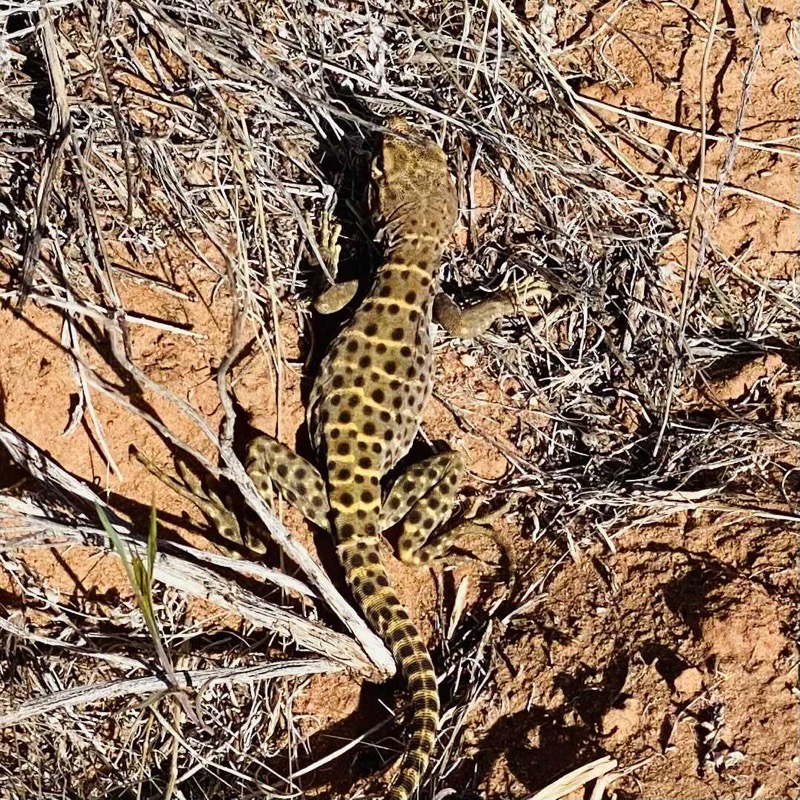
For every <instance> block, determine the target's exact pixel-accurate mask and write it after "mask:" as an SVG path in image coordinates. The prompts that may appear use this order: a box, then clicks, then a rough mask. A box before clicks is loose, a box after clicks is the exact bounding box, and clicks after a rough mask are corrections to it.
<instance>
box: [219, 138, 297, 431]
mask: <svg viewBox="0 0 800 800" xmlns="http://www.w3.org/2000/svg"><path fill="white" fill-rule="evenodd" d="M236 133H237V138H238V139H239V140H241V141H243V142H244V143H245V145H246V146H248V147H249V153H248V155H249V157H250V160H251V164H250V168H251V169H254V168H255V164H254V163H252V162H254V161H255V159H254V155H253V154H254V152H255V150H254V148H253V147H252V144H251V142H250V138H249V130H248V128H247V125H245V124H242V125H239V126H238V127H237V130H236ZM232 143H233V142H231V144H232ZM231 157H232V159H233V162H234V172H235V174H236V175H237V176H238V178H239V180H240V182H241V183H242V186H243V187H244V189H245V191H246V192H247V194H248V195H249V196H251V197H252V198H254V205H255V216H256V226H257V230H258V235H259V237H260V239H261V249H262V252H263V254H264V268H265V272H266V278H267V281H266V289H267V296H268V298H269V309H270V315H271V320H272V337H269V336H266V337H265V339H266V343H267V346H268V349H269V354H270V357H271V360H272V366H273V368H274V374H275V382H274V390H275V393H274V396H275V412H276V413H275V431H274V435H275V438H276V439H278V440H280V438H281V433H282V431H281V425H282V420H283V396H284V391H283V387H284V374H283V365H284V362H285V360H286V355H285V354H286V348H285V347H284V343H283V334H282V333H281V328H280V322H279V320H280V315H279V302H278V292H277V288H276V286H275V274H274V269H273V265H272V258H271V257H270V241H269V236H268V234H267V220H266V209H265V204H264V196H263V192H262V189H261V184H260V183H259V181H254V182H253V184H252V186H251V184H250V182H249V181H248V179H247V172H246V169H245V165H244V164H242V163H241V162H239V160H238V158H236V149H235V148H234V147H231ZM231 211H233V209H231ZM236 219H237V223H238V221H239V220H238V217H236ZM241 263H243V265H244V269H243V270H232V272H231V274H230V280H231V282H232V283H231V285H232V286H235V287H236V291H237V301H239V302H237V303H236V304H235V307H234V313H238V314H244V313H246V312H247V307H248V306H250V307H251V308H252V307H254V306H255V304H254V303H253V302H252V299H251V297H250V292H251V288H250V271H249V268H248V263H247V258H244V259H242V262H241ZM240 293H241V294H242V295H243V296H242V297H241V299H239V294H240ZM245 298H247V300H248V301H249V302H245ZM273 341H274V347H273V345H272V342H273Z"/></svg>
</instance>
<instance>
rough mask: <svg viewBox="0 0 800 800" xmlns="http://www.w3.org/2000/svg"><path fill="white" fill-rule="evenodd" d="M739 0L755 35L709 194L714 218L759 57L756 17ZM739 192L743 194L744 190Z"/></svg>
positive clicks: (731, 165)
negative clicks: (729, 133) (722, 157)
mask: <svg viewBox="0 0 800 800" xmlns="http://www.w3.org/2000/svg"><path fill="white" fill-rule="evenodd" d="M741 2H742V6H743V7H744V10H745V13H746V14H747V18H748V19H749V20H750V28H751V30H752V32H753V36H754V37H755V44H754V45H753V48H752V50H751V51H750V57H749V59H748V62H747V68H746V69H745V71H744V76H743V77H742V93H741V96H740V98H739V108H738V109H737V111H736V119H735V121H734V123H733V135H732V137H731V140H730V142H729V143H728V152H727V153H726V154H725V162H724V163H723V165H722V169H721V170H720V172H719V175H718V176H717V184H716V186H715V187H714V192H713V193H712V195H711V210H712V212H713V213H714V219H715V220H716V205H717V202H718V201H719V198H720V195H721V194H722V191H723V188H725V185H726V183H727V180H728V176H729V175H730V173H731V171H732V170H733V164H734V161H735V160H736V151H737V150H738V145H739V140H740V139H741V136H742V129H743V127H744V112H745V109H746V108H747V99H748V96H749V94H750V88H751V86H752V83H753V79H754V78H755V74H756V69H757V68H758V62H759V59H760V58H761V26H760V25H759V23H758V20H757V19H756V17H755V16H754V15H753V12H752V11H751V9H750V5H749V3H748V0H741ZM741 193H742V194H744V192H741ZM779 202H780V201H778V203H779ZM787 205H788V204H787ZM794 211H795V213H798V212H800V208H795V209H794Z"/></svg>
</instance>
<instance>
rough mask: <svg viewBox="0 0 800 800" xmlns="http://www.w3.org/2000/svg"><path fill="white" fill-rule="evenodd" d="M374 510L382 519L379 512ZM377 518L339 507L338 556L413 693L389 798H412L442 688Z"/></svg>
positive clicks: (431, 738)
mask: <svg viewBox="0 0 800 800" xmlns="http://www.w3.org/2000/svg"><path fill="white" fill-rule="evenodd" d="M336 494H337V493H336V492H335V491H334V492H332V493H331V505H332V506H333V508H334V509H336V508H337V505H338V503H337V499H338V498H337V497H336ZM345 499H346V498H345ZM351 513H352V512H351ZM370 516H371V517H374V520H377V514H376V513H374V512H373V514H371V515H370ZM362 517H363V511H362ZM374 520H373V519H370V520H369V521H366V520H365V519H363V518H358V517H356V515H355V514H353V515H352V516H350V515H347V516H345V515H344V514H342V513H341V511H340V513H339V514H335V523H334V524H335V528H336V538H337V541H338V551H339V558H340V559H341V563H342V565H343V566H344V569H345V573H346V576H347V582H348V583H349V585H350V587H351V589H352V592H353V595H354V597H355V598H356V600H357V601H358V603H359V605H360V606H361V609H362V610H363V612H364V615H365V616H366V618H367V620H368V621H369V623H370V624H371V625H372V626H373V628H374V629H375V631H376V632H377V633H378V635H379V636H380V637H381V638H382V639H383V641H384V642H385V643H386V645H387V647H388V648H389V649H390V650H391V651H392V654H393V655H394V657H395V660H396V661H397V663H398V664H399V665H400V669H401V671H402V673H403V676H404V677H405V679H406V682H407V684H408V690H409V693H410V694H411V706H412V710H413V716H412V719H411V723H410V725H409V729H410V730H411V739H410V741H409V742H408V744H407V746H406V748H405V751H404V753H403V760H402V762H401V763H400V770H399V772H398V773H397V776H396V778H395V780H394V782H393V783H392V786H391V787H390V789H389V792H388V794H387V800H408V798H410V797H411V795H412V794H413V793H414V791H415V790H416V788H417V787H418V786H419V783H420V781H421V779H422V776H423V774H424V773H425V770H426V768H427V766H428V762H429V761H430V757H431V751H432V750H433V745H434V742H435V740H436V730H437V728H438V726H439V693H438V690H437V686H436V674H435V673H434V670H433V663H432V662H431V657H430V655H429V654H428V649H427V648H426V647H425V644H424V642H423V641H422V637H421V636H420V635H419V632H418V631H417V628H416V626H415V625H414V623H413V622H411V620H410V618H409V616H408V612H407V611H406V610H405V608H403V606H402V604H401V603H400V601H399V600H398V599H397V595H396V594H395V593H394V592H393V591H392V589H391V588H390V586H389V581H388V579H387V577H386V571H385V570H384V568H383V565H382V564H381V562H380V556H379V555H378V534H377V524H376V522H375V521H374Z"/></svg>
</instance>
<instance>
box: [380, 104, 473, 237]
mask: <svg viewBox="0 0 800 800" xmlns="http://www.w3.org/2000/svg"><path fill="white" fill-rule="evenodd" d="M384 127H385V128H386V130H387V132H385V133H384V134H383V137H382V140H381V144H380V147H379V148H378V151H377V153H376V154H375V158H374V159H373V162H372V181H373V185H374V193H373V204H372V205H373V214H374V216H375V218H376V221H377V222H378V224H380V225H383V226H384V227H385V230H386V233H387V234H388V236H389V237H390V238H391V237H393V236H396V235H408V234H411V235H413V234H415V233H419V234H423V233H424V234H426V235H428V236H433V237H436V238H437V239H439V240H441V244H442V246H444V244H445V243H446V241H447V240H448V239H449V238H450V236H451V234H452V232H453V226H454V225H455V219H456V213H457V210H458V206H457V201H456V193H455V189H454V186H453V181H452V179H451V177H450V172H449V171H448V169H447V156H445V154H444V151H443V150H442V148H441V147H439V145H437V144H436V142H434V141H432V140H431V139H428V138H422V137H420V136H419V135H418V134H416V133H415V132H414V131H412V129H411V127H410V126H409V124H408V122H406V120H404V119H403V118H402V117H389V118H387V119H386V120H385V122H384Z"/></svg>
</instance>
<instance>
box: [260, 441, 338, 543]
mask: <svg viewBox="0 0 800 800" xmlns="http://www.w3.org/2000/svg"><path fill="white" fill-rule="evenodd" d="M246 466H247V474H248V475H249V476H250V479H251V480H252V481H253V483H254V484H255V486H256V489H258V492H259V494H261V495H262V497H264V499H265V500H267V502H268V503H270V504H271V497H272V492H273V487H274V488H277V489H278V490H279V491H280V492H281V494H282V495H283V496H284V497H285V498H286V500H287V501H288V502H289V503H290V504H291V505H293V506H294V507H295V508H296V509H297V510H298V511H299V512H300V513H301V514H302V515H303V516H304V517H305V518H306V519H307V520H308V521H309V522H313V523H314V524H315V525H318V526H319V527H320V528H322V529H323V530H326V531H327V530H330V521H329V516H330V505H329V502H328V494H327V492H326V491H325V482H324V481H323V480H322V475H320V473H319V470H318V469H317V468H316V467H315V466H314V465H313V464H311V463H310V462H308V461H306V460H305V459H304V458H303V457H302V456H299V455H297V453H295V452H294V450H292V449H291V448H289V447H287V446H286V445H285V444H281V442H279V441H277V440H276V439H273V438H272V437H271V436H258V437H256V438H255V439H253V441H252V442H250V445H249V447H248V448H247V465H246Z"/></svg>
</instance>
